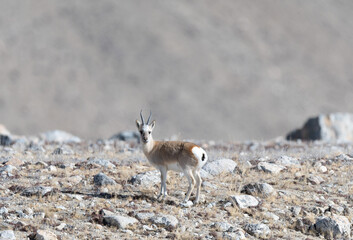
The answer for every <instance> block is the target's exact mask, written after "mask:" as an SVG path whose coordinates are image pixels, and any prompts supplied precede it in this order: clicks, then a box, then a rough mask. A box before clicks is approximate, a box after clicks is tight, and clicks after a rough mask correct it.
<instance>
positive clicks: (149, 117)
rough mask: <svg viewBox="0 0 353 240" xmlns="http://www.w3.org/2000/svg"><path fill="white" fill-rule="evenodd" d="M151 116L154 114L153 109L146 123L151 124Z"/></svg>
mask: <svg viewBox="0 0 353 240" xmlns="http://www.w3.org/2000/svg"><path fill="white" fill-rule="evenodd" d="M151 116H152V111H151V110H150V116H149V117H148V119H147V123H146V124H149V122H150V119H151Z"/></svg>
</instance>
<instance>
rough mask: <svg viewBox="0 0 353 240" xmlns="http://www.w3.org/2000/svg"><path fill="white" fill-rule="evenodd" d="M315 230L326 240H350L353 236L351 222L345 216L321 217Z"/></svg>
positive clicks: (315, 225) (317, 220) (314, 226)
mask: <svg viewBox="0 0 353 240" xmlns="http://www.w3.org/2000/svg"><path fill="white" fill-rule="evenodd" d="M313 228H314V230H316V231H317V232H318V233H319V234H321V235H323V236H324V237H325V238H326V239H332V238H333V239H338V238H344V239H346V238H347V239H348V238H349V237H350V235H351V229H350V222H349V220H348V219H347V218H346V217H345V216H338V215H333V216H332V217H319V218H317V219H316V223H315V224H314V225H313Z"/></svg>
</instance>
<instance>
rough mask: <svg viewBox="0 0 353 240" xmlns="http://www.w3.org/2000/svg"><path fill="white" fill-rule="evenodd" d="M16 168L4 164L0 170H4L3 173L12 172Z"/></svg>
mask: <svg viewBox="0 0 353 240" xmlns="http://www.w3.org/2000/svg"><path fill="white" fill-rule="evenodd" d="M16 170H17V168H16V167H14V166H12V165H5V166H4V167H2V168H0V172H5V173H13V172H14V171H16Z"/></svg>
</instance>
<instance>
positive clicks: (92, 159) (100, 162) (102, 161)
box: [87, 157, 115, 168]
mask: <svg viewBox="0 0 353 240" xmlns="http://www.w3.org/2000/svg"><path fill="white" fill-rule="evenodd" d="M87 160H88V162H87V163H88V164H98V165H100V166H102V167H105V168H115V165H114V164H112V163H111V162H110V161H109V160H106V159H101V158H96V157H90V158H88V159H87Z"/></svg>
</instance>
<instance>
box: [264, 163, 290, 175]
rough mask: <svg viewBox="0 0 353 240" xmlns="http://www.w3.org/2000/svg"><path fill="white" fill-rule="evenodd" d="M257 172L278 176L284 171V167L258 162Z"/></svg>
mask: <svg viewBox="0 0 353 240" xmlns="http://www.w3.org/2000/svg"><path fill="white" fill-rule="evenodd" d="M257 167H258V169H259V170H262V171H264V172H268V173H271V174H278V173H279V172H280V171H282V170H284V169H285V167H284V166H281V165H277V164H274V163H268V162H260V163H259V164H258V165H257Z"/></svg>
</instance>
